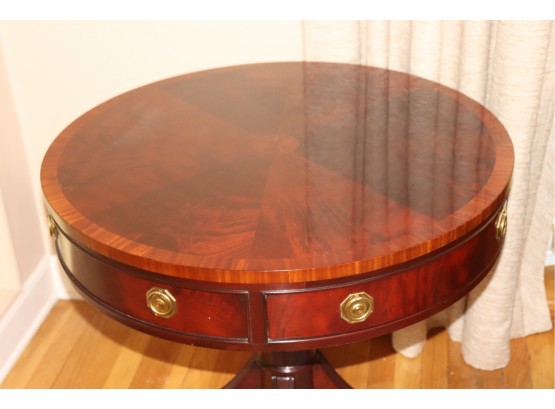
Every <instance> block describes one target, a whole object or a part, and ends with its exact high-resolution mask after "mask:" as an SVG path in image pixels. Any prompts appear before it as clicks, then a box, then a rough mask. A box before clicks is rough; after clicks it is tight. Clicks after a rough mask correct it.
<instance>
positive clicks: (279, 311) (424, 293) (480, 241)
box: [265, 221, 502, 342]
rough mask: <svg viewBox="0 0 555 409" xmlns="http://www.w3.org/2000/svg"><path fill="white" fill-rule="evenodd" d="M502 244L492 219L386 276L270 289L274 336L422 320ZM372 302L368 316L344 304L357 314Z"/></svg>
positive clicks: (383, 327)
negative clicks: (440, 250) (347, 311)
mask: <svg viewBox="0 0 555 409" xmlns="http://www.w3.org/2000/svg"><path fill="white" fill-rule="evenodd" d="M501 244H502V243H501V241H500V240H499V239H498V238H497V237H496V227H495V221H492V222H490V223H489V224H488V226H487V227H486V228H485V229H483V230H481V231H480V232H479V233H476V234H474V235H473V236H472V237H470V238H468V239H467V240H466V241H464V242H462V243H459V244H457V245H456V246H454V247H452V248H450V249H448V250H446V251H444V252H443V253H442V254H436V255H433V256H432V257H428V258H426V260H419V261H418V260H417V261H415V262H412V263H410V265H408V263H407V265H408V267H407V268H405V269H403V270H399V271H392V272H390V273H388V274H385V273H384V274H383V275H382V276H381V277H370V278H367V279H366V280H360V281H359V282H357V283H351V284H348V285H335V286H327V287H326V286H321V287H316V288H311V289H304V290H299V291H290V292H286V291H283V292H267V293H266V295H265V303H266V322H267V335H268V341H269V342H283V341H287V342H292V341H295V340H298V341H300V340H310V339H323V338H324V337H333V336H341V337H344V336H345V335H346V334H350V333H357V332H364V333H365V334H366V335H373V334H370V333H371V332H374V333H378V332H379V333H386V332H390V331H393V330H396V329H399V328H401V327H403V326H406V325H408V324H410V323H413V322H417V321H418V320H420V319H424V318H426V317H428V316H430V315H432V314H433V313H434V312H439V311H440V310H441V309H443V308H445V307H447V306H448V305H450V304H451V303H453V302H455V301H456V300H457V299H459V298H460V297H462V296H463V295H464V294H466V293H467V292H468V291H469V290H470V289H471V288H472V287H474V286H475V285H476V284H477V283H478V282H479V281H480V279H482V278H483V276H484V275H485V274H487V272H488V271H489V270H490V268H491V267H492V266H493V264H494V262H495V259H496V258H497V255H498V253H499V250H500V248H501ZM411 266H412V268H411ZM362 293H364V294H363V295H362V296H360V294H362ZM367 296H368V297H367ZM360 297H362V298H360ZM358 298H360V299H358ZM365 298H367V300H365ZM347 304H350V306H349V305H347ZM369 304H373V305H372V306H371V307H372V311H371V313H370V314H369V315H368V317H367V318H366V319H364V320H362V321H358V322H357V321H352V320H351V322H348V320H347V319H348V317H346V318H347V319H346V318H342V312H341V310H342V305H343V306H344V308H346V309H348V308H351V310H352V311H351V312H354V313H355V315H356V313H357V308H358V309H359V311H358V312H361V311H362V310H363V309H364V308H366V307H368V306H369ZM353 310H354V311H353ZM347 315H348V314H347Z"/></svg>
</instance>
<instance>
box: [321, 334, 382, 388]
mask: <svg viewBox="0 0 555 409" xmlns="http://www.w3.org/2000/svg"><path fill="white" fill-rule="evenodd" d="M370 344H371V342H370V341H366V342H358V343H353V344H349V345H342V346H340V347H334V348H328V349H325V350H323V351H322V353H323V354H324V356H325V357H326V359H327V360H328V361H329V362H330V364H331V365H332V367H334V368H335V370H336V371H337V373H338V374H339V375H341V377H343V379H345V381H346V382H347V383H348V384H349V385H351V386H352V387H353V388H366V384H367V383H368V373H369V370H368V366H369V365H370V364H369V362H370V361H371V356H370V348H371V346H370Z"/></svg>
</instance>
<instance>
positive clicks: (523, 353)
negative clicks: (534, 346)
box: [503, 338, 532, 389]
mask: <svg viewBox="0 0 555 409" xmlns="http://www.w3.org/2000/svg"><path fill="white" fill-rule="evenodd" d="M529 369H530V355H529V354H528V344H527V342H526V339H525V338H517V339H513V340H511V359H510V361H509V363H508V365H507V366H506V367H505V368H503V379H504V381H505V386H506V387H507V388H510V389H530V388H532V377H531V375H530V370H529Z"/></svg>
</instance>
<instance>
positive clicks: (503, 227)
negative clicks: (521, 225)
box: [495, 203, 507, 241]
mask: <svg viewBox="0 0 555 409" xmlns="http://www.w3.org/2000/svg"><path fill="white" fill-rule="evenodd" d="M506 234H507V203H505V205H504V206H503V209H501V211H500V212H499V215H498V216H497V220H496V221H495V238H496V239H497V241H501V240H503V239H504V238H505V235H506Z"/></svg>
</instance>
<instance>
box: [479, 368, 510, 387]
mask: <svg viewBox="0 0 555 409" xmlns="http://www.w3.org/2000/svg"><path fill="white" fill-rule="evenodd" d="M475 373H476V388H478V389H504V388H506V386H505V380H504V378H503V370H502V369H496V370H493V371H483V370H481V369H476V371H475Z"/></svg>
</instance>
